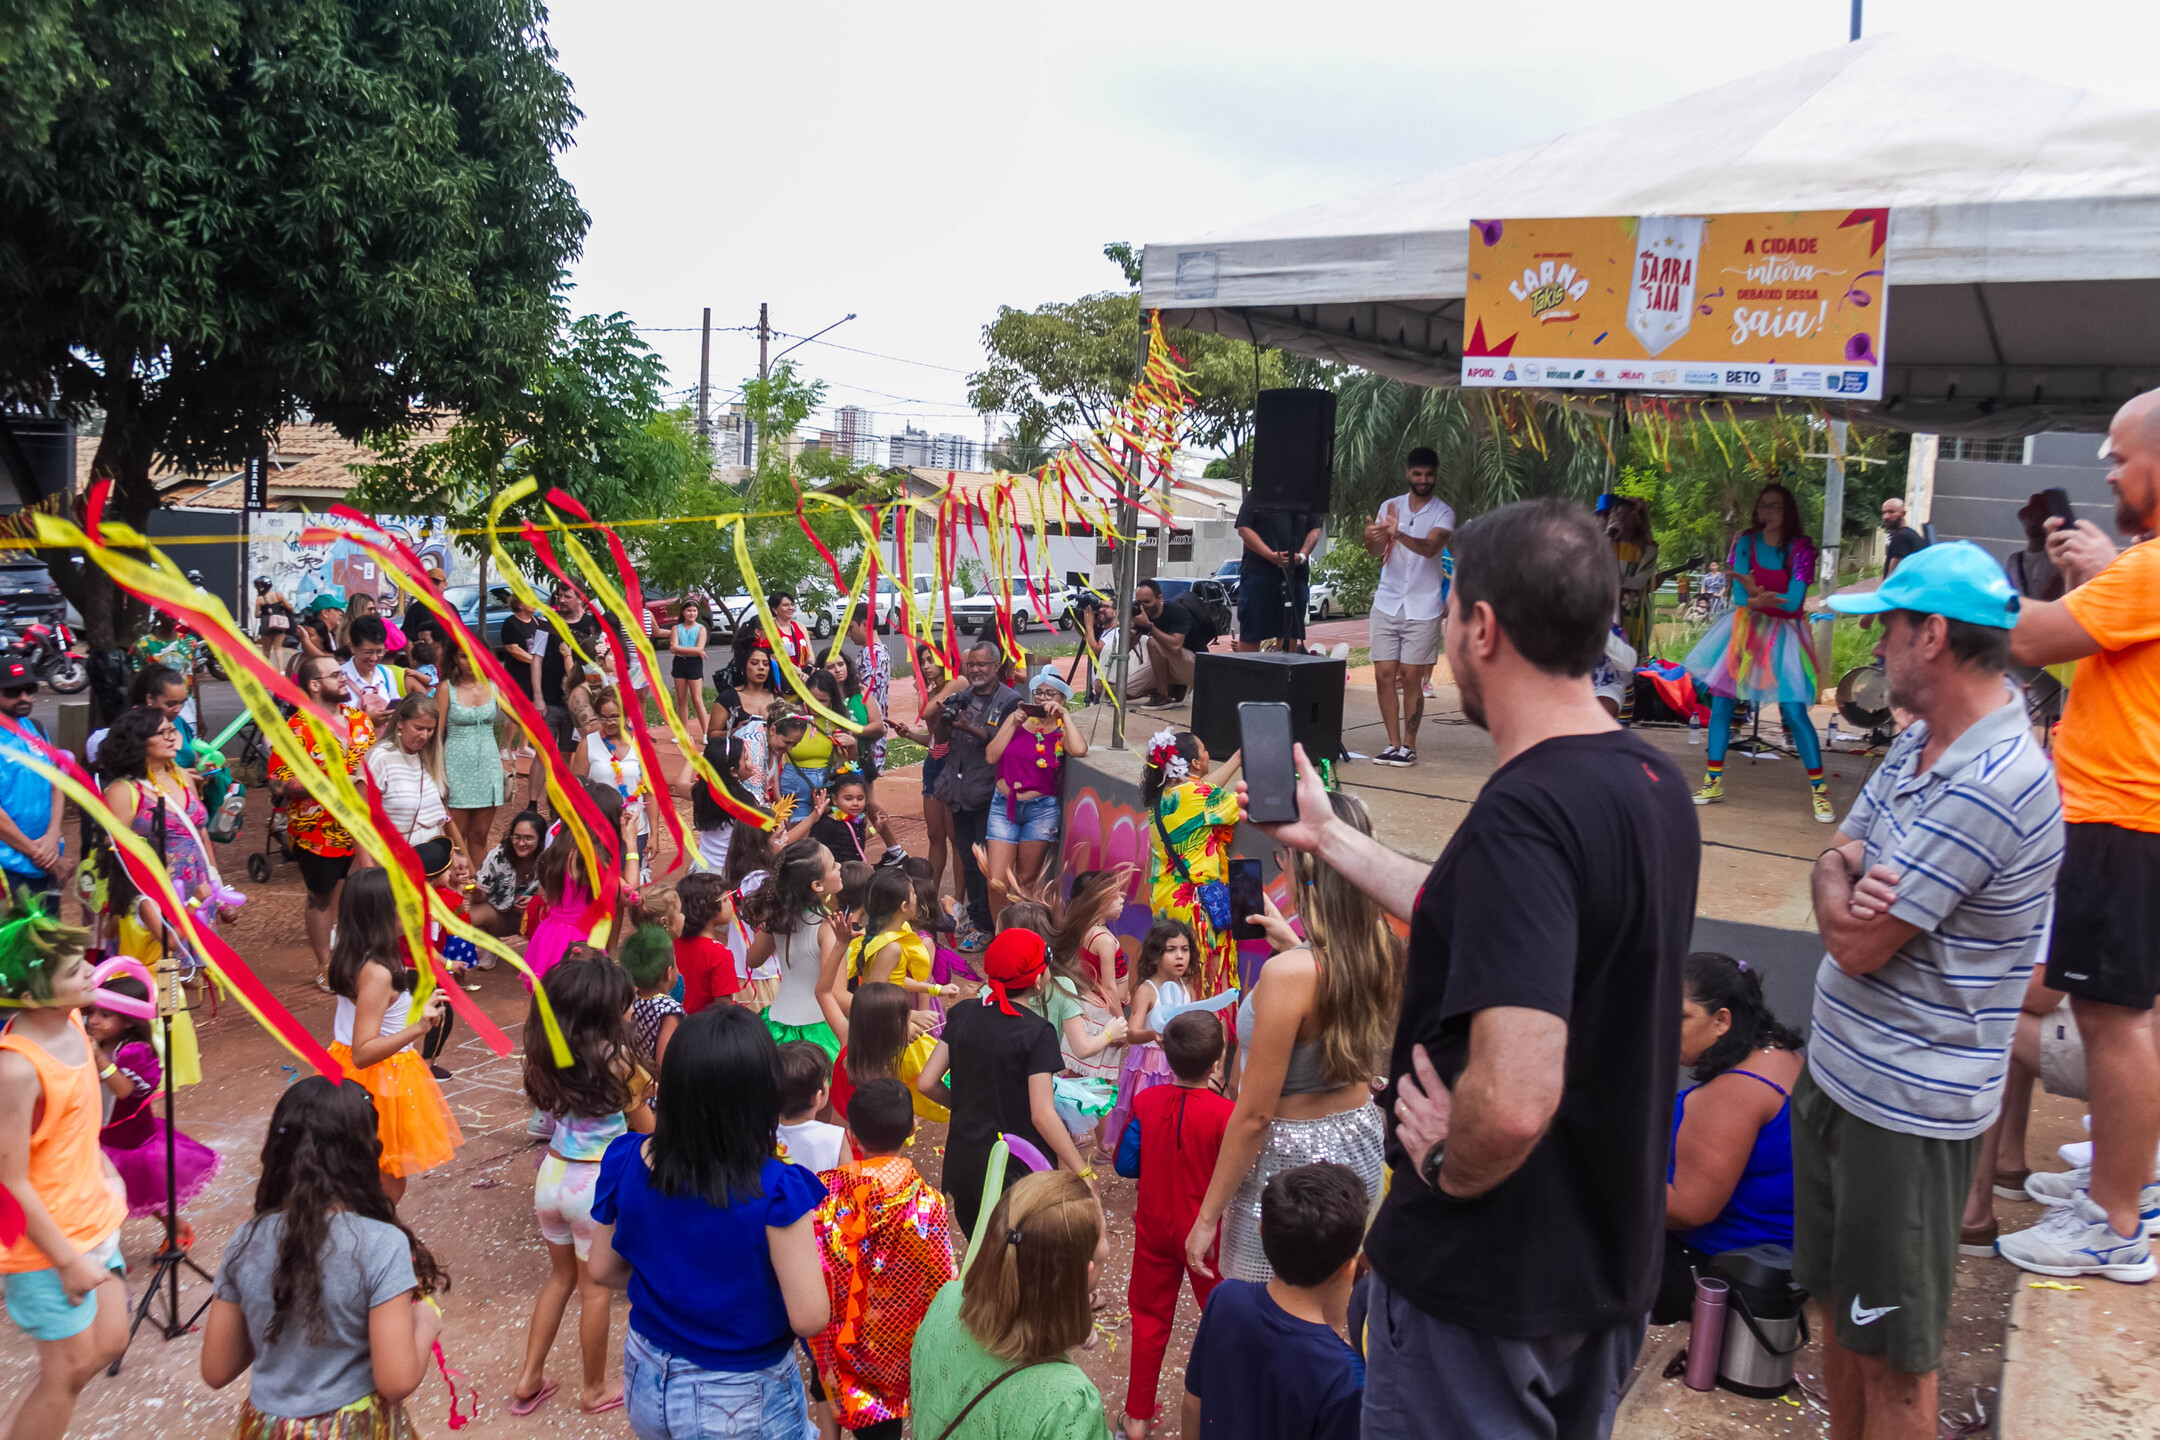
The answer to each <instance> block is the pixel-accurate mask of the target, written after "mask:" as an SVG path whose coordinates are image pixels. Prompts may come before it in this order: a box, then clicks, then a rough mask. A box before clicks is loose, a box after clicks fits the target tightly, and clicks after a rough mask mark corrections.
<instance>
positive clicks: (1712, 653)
mask: <svg viewBox="0 0 2160 1440" xmlns="http://www.w3.org/2000/svg"><path fill="white" fill-rule="evenodd" d="M1815 554H1816V552H1815V545H1814V543H1813V542H1812V541H1810V540H1809V539H1808V538H1807V536H1806V535H1804V534H1802V533H1801V530H1800V507H1799V505H1797V504H1796V503H1794V501H1793V494H1792V491H1790V490H1788V489H1786V488H1785V487H1784V486H1783V485H1766V486H1764V487H1763V492H1762V494H1760V495H1758V496H1757V497H1755V525H1754V527H1753V528H1752V529H1750V530H1748V531H1746V532H1745V533H1743V534H1742V535H1741V536H1740V538H1739V539H1737V540H1735V541H1733V548H1732V575H1733V581H1734V583H1735V584H1736V585H1738V586H1739V587H1740V588H1741V591H1742V593H1743V595H1744V596H1745V599H1744V600H1743V601H1742V602H1741V603H1738V604H1736V605H1734V607H1733V608H1732V609H1731V610H1728V611H1727V612H1726V613H1725V614H1724V615H1723V616H1721V617H1719V619H1718V620H1717V621H1716V623H1714V624H1713V625H1711V627H1710V633H1709V634H1707V635H1705V636H1703V638H1702V643H1701V644H1699V645H1697V646H1696V647H1695V650H1694V653H1693V654H1691V655H1689V656H1688V658H1687V668H1688V673H1689V674H1691V675H1693V676H1694V677H1695V678H1696V679H1697V680H1699V681H1701V682H1702V685H1703V688H1704V689H1706V690H1708V691H1709V692H1710V759H1709V764H1708V766H1707V767H1706V768H1705V770H1704V773H1703V787H1702V789H1700V790H1698V791H1696V792H1695V803H1696V804H1697V805H1715V804H1716V803H1717V802H1718V801H1720V800H1723V799H1724V798H1725V786H1724V779H1723V777H1724V773H1725V746H1726V744H1727V742H1729V741H1730V740H1731V738H1732V721H1733V712H1734V711H1735V710H1737V709H1739V707H1740V704H1741V702H1742V701H1747V702H1749V703H1751V704H1772V703H1774V704H1776V706H1777V707H1778V714H1779V716H1780V717H1781V718H1782V719H1783V720H1784V722H1785V733H1786V734H1787V735H1790V736H1791V737H1792V742H1793V746H1794V748H1795V749H1797V750H1798V751H1799V752H1800V763H1801V764H1803V765H1805V766H1806V767H1807V776H1808V792H1809V800H1810V803H1812V804H1813V805H1814V807H1815V818H1816V819H1817V820H1820V821H1821V822H1822V823H1823V824H1825V825H1828V824H1830V823H1832V822H1833V821H1835V820H1836V819H1837V813H1836V812H1835V811H1833V810H1832V809H1831V808H1830V796H1829V794H1828V793H1827V792H1826V791H1825V790H1824V788H1823V768H1822V745H1821V742H1820V741H1818V740H1817V739H1816V736H1815V722H1814V721H1813V720H1811V719H1809V718H1808V706H1809V705H1811V704H1813V703H1814V701H1815V691H1816V678H1815V652H1814V649H1813V647H1812V646H1811V644H1810V642H1809V640H1808V633H1807V621H1806V620H1805V619H1804V618H1803V617H1802V615H1801V605H1802V602H1803V601H1804V600H1805V599H1806V597H1807V590H1808V586H1809V585H1811V584H1813V583H1814V581H1815Z"/></svg>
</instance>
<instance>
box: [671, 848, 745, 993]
mask: <svg viewBox="0 0 2160 1440" xmlns="http://www.w3.org/2000/svg"><path fill="white" fill-rule="evenodd" d="M675 893H676V896H677V897H678V898H679V899H680V900H681V901H682V917H683V924H682V936H681V938H679V939H678V940H676V942H675V969H676V971H677V972H678V973H679V974H680V975H681V976H682V986H683V991H682V1007H683V1013H684V1014H685V1015H695V1014H697V1013H698V1011H700V1010H702V1009H704V1008H705V1007H706V1006H707V1005H710V1004H712V1003H713V1002H714V1001H716V1000H725V999H727V998H728V997H729V996H731V995H733V994H734V993H735V992H736V991H737V990H740V989H741V988H742V976H741V975H740V974H738V973H737V972H736V969H735V952H734V951H732V950H730V949H728V947H727V946H726V945H725V944H723V943H721V941H720V939H719V938H718V937H720V936H722V935H725V934H727V927H728V920H729V918H730V908H729V905H728V888H727V882H726V881H724V880H722V879H721V878H720V877H719V876H718V875H715V874H713V873H712V872H711V871H709V870H694V871H692V872H691V873H690V874H688V875H685V876H683V878H682V879H681V880H680V881H679V882H678V883H677V884H676V886H675Z"/></svg>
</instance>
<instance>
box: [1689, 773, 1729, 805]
mask: <svg viewBox="0 0 2160 1440" xmlns="http://www.w3.org/2000/svg"><path fill="white" fill-rule="evenodd" d="M1724 798H1725V782H1724V781H1723V780H1721V779H1720V780H1705V781H1704V782H1703V787H1702V789H1700V790H1697V791H1696V792H1695V803H1696V804H1698V805H1715V804H1717V803H1718V801H1720V800H1723V799H1724Z"/></svg>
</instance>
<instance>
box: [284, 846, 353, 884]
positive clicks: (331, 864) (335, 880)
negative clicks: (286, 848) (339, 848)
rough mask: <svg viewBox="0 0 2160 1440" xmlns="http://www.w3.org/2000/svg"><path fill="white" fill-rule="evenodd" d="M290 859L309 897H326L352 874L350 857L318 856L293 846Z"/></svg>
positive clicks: (351, 859)
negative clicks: (298, 870) (297, 870)
mask: <svg viewBox="0 0 2160 1440" xmlns="http://www.w3.org/2000/svg"><path fill="white" fill-rule="evenodd" d="M292 857H293V864H295V865H298V866H299V867H300V883H301V884H303V885H305V886H307V892H308V894H310V895H328V894H329V893H330V892H331V891H333V890H335V889H337V887H338V886H340V885H342V884H343V883H345V877H346V876H347V875H348V874H350V873H351V872H352V866H353V857H352V856H350V855H318V854H316V853H315V852H314V851H312V850H302V849H301V848H300V847H299V846H297V845H295V846H294V847H293V852H292Z"/></svg>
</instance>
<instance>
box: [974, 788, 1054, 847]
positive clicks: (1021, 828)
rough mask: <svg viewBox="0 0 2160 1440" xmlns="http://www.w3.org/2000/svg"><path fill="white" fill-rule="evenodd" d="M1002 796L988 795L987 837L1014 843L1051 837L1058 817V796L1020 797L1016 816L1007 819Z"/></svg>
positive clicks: (1051, 838) (1052, 837)
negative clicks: (1022, 798)
mask: <svg viewBox="0 0 2160 1440" xmlns="http://www.w3.org/2000/svg"><path fill="white" fill-rule="evenodd" d="M1005 806H1006V799H1005V797H1004V796H1003V795H992V796H991V797H990V838H991V839H992V840H1003V841H1005V842H1006V843H1007V844H1011V845H1017V844H1019V843H1020V842H1021V841H1022V840H1055V839H1057V838H1058V823H1059V819H1060V812H1059V802H1058V797H1057V796H1055V795H1035V796H1031V797H1029V798H1028V799H1025V800H1022V801H1021V802H1020V805H1019V810H1020V818H1019V819H1018V820H1013V819H1009V818H1007V813H1006V809H1005Z"/></svg>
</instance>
